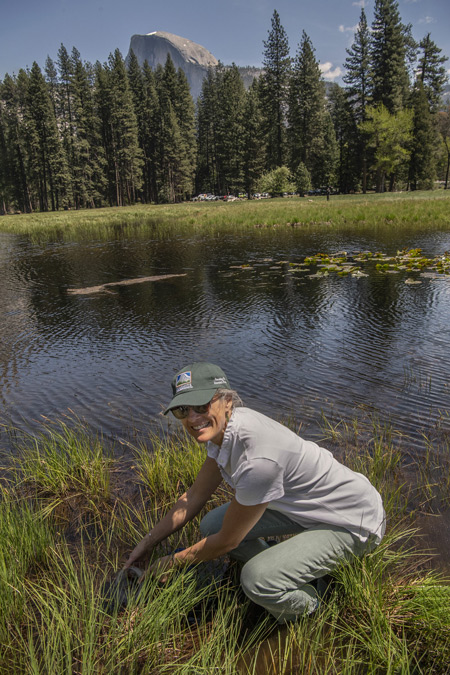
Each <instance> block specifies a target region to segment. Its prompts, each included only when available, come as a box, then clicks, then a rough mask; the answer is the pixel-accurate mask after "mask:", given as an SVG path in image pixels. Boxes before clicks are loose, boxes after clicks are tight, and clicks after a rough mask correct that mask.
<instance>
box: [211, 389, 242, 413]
mask: <svg viewBox="0 0 450 675" xmlns="http://www.w3.org/2000/svg"><path fill="white" fill-rule="evenodd" d="M215 396H219V397H220V398H227V399H228V400H231V405H232V406H233V408H237V407H238V406H241V405H244V404H243V403H242V399H241V397H240V396H239V394H238V393H237V391H234V389H218V390H217V391H216V393H215Z"/></svg>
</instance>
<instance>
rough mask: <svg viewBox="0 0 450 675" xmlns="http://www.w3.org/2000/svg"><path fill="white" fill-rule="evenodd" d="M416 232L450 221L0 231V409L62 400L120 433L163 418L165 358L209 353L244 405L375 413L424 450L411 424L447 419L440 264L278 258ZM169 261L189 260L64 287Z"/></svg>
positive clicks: (416, 238)
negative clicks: (389, 226)
mask: <svg viewBox="0 0 450 675" xmlns="http://www.w3.org/2000/svg"><path fill="white" fill-rule="evenodd" d="M416 247H419V248H421V249H422V250H423V254H424V255H426V256H429V257H433V256H436V255H439V254H442V253H444V252H445V251H448V250H449V249H450V232H444V233H443V232H439V233H431V234H430V233H429V232H427V233H423V234H420V233H419V234H417V232H415V233H414V235H411V236H409V235H408V233H405V232H404V231H402V233H401V235H400V234H398V235H397V234H396V233H395V232H392V231H391V232H389V233H388V234H386V231H384V232H380V233H374V234H373V235H371V236H367V235H364V236H355V232H354V231H350V230H349V232H348V233H347V234H346V233H339V234H336V233H333V231H331V230H330V229H328V228H326V229H323V230H317V228H316V229H315V230H306V229H305V230H303V229H301V228H298V229H295V228H277V229H274V230H254V231H252V232H249V233H244V234H240V235H236V234H221V235H220V236H219V235H216V236H213V235H210V236H207V235H201V234H197V235H192V236H167V237H166V238H161V237H155V236H152V232H151V230H146V231H142V230H140V229H139V228H135V229H133V230H130V229H127V230H122V229H121V228H118V229H116V230H114V232H113V233H112V234H111V236H110V238H109V239H108V240H106V241H103V240H95V239H92V240H81V241H62V240H61V241H52V242H48V241H47V242H42V243H39V242H38V243H36V242H32V241H31V240H30V239H29V238H26V237H19V236H13V235H6V234H0V281H1V289H2V290H1V294H0V315H1V321H2V339H1V347H0V396H1V403H2V408H3V417H4V418H6V419H8V420H11V421H12V422H13V423H14V425H15V426H18V427H23V426H26V425H28V426H31V427H32V426H33V424H34V423H35V422H34V421H35V420H36V421H39V420H41V419H42V416H46V417H50V418H55V417H56V418H57V417H61V416H62V415H64V414H69V413H68V411H73V414H74V415H76V416H79V417H81V418H83V419H85V420H86V421H87V422H88V423H89V424H90V425H92V426H93V427H94V428H95V429H101V430H102V431H103V433H104V434H105V435H106V436H111V437H117V436H119V437H120V436H124V435H126V433H127V431H128V430H129V429H130V427H132V426H134V427H137V428H141V426H143V425H144V426H145V425H146V424H147V425H148V424H149V423H151V422H153V421H157V422H158V424H159V423H163V424H164V423H165V422H164V421H163V419H162V418H161V416H160V412H161V409H162V408H163V406H164V405H165V403H166V402H167V401H168V399H169V397H170V380H171V378H172V375H173V373H174V372H175V371H176V370H177V369H178V368H180V367H181V366H183V365H185V364H186V363H189V362H191V361H193V360H211V361H214V362H217V363H219V364H220V365H221V366H222V367H223V368H224V369H225V371H226V372H227V374H228V376H229V379H230V382H231V383H232V386H234V387H235V388H236V389H237V390H238V391H239V392H240V394H241V396H242V397H243V399H244V402H245V403H246V404H247V405H249V406H252V407H255V408H258V409H259V410H261V411H262V412H265V413H267V414H269V415H272V416H274V417H277V418H287V417H289V419H291V420H295V422H296V423H298V424H302V433H303V434H305V435H306V434H308V435H310V436H317V435H320V424H321V415H322V413H325V415H326V416H327V417H328V418H329V419H332V420H334V421H337V420H340V419H344V420H350V419H352V418H353V417H355V415H356V416H358V415H360V414H361V413H370V414H372V413H373V414H376V415H378V416H379V417H380V418H381V419H385V418H389V419H390V420H391V421H392V424H393V427H394V428H395V429H396V430H398V431H399V432H402V433H404V434H407V435H408V436H410V437H411V438H412V441H411V442H412V443H413V445H414V446H415V449H416V452H417V453H420V452H421V451H422V450H421V448H422V446H423V442H422V439H423V436H422V435H423V433H429V432H430V430H432V429H433V427H436V426H438V427H440V428H442V425H444V426H445V425H447V424H448V421H449V419H448V415H447V411H449V410H450V386H449V378H448V374H449V372H450V349H449V348H448V344H449V334H450V302H449V301H450V277H448V276H447V277H445V276H439V278H428V277H421V276H419V274H418V273H412V274H411V273H410V272H407V271H400V272H398V273H396V274H393V273H392V274H391V273H385V272H380V271H377V270H376V267H375V264H374V263H371V264H369V263H367V264H362V265H361V266H362V268H363V271H364V272H365V273H366V274H367V276H364V277H360V278H357V277H353V276H351V275H348V276H345V277H342V276H339V275H338V274H337V273H335V272H330V273H329V274H328V275H327V276H323V277H315V276H312V275H313V274H314V272H316V271H317V270H319V271H320V269H321V268H316V267H304V268H303V269H302V268H297V267H295V266H293V265H292V264H289V263H299V262H302V261H303V260H304V258H305V256H310V255H313V254H315V253H317V252H324V253H330V254H335V253H337V252H341V251H346V252H347V255H348V256H349V259H350V260H351V259H352V258H351V256H352V255H353V254H354V253H355V252H358V251H364V250H367V251H372V252H374V251H381V252H383V253H385V254H387V255H392V254H394V255H395V254H396V252H397V251H398V250H399V249H404V248H416ZM241 266H243V267H241ZM166 274H185V276H178V277H174V278H170V279H163V280H160V281H149V282H145V283H140V284H129V285H124V286H110V287H107V288H106V289H105V291H104V292H102V293H98V292H97V293H90V294H87V295H77V294H70V293H68V290H70V289H74V288H85V287H90V286H95V285H100V284H105V283H111V282H116V281H120V280H124V279H134V278H139V277H145V276H151V275H166ZM408 277H409V278H414V279H416V280H421V282H422V283H420V284H411V285H409V284H406V283H405V280H406V279H407V278H408ZM70 414H72V413H70Z"/></svg>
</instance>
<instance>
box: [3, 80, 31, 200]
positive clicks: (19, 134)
mask: <svg viewBox="0 0 450 675" xmlns="http://www.w3.org/2000/svg"><path fill="white" fill-rule="evenodd" d="M27 88H28V75H27V74H26V72H25V71H24V70H20V71H19V73H18V76H17V78H15V79H13V78H12V77H10V76H9V75H8V74H6V75H5V78H4V80H3V83H2V85H1V88H0V108H1V118H2V135H3V139H2V146H3V148H2V180H3V202H4V204H5V206H4V208H8V209H18V210H19V211H24V212H26V213H30V212H31V211H32V210H33V195H32V190H31V185H30V180H29V170H28V164H29V156H28V144H27V139H26V130H25V122H24V113H25V101H26V96H27Z"/></svg>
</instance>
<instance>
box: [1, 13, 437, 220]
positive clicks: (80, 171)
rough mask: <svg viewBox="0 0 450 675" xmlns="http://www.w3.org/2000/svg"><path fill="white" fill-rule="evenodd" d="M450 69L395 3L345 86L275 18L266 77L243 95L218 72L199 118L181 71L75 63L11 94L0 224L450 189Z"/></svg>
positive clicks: (75, 55) (4, 115)
mask: <svg viewBox="0 0 450 675" xmlns="http://www.w3.org/2000/svg"><path fill="white" fill-rule="evenodd" d="M445 61H446V57H445V56H443V55H442V54H441V50H440V49H439V48H438V47H437V46H436V44H435V43H434V42H433V41H432V39H431V36H430V34H427V35H426V36H425V37H424V38H423V39H422V40H421V41H420V43H416V42H415V41H414V40H413V37H412V34H411V26H405V25H404V24H402V22H401V18H400V15H399V11H398V3H397V2H396V1H395V0H375V7H374V18H373V22H372V25H371V26H369V24H368V22H367V17H366V14H365V11H364V9H362V10H361V16H360V20H359V24H358V28H357V30H356V33H355V37H354V41H353V45H352V46H351V47H350V48H349V49H347V58H346V61H345V64H344V66H345V74H344V76H343V80H344V83H345V85H346V86H344V87H341V86H339V85H337V84H333V85H329V86H328V87H326V86H325V82H324V80H323V78H322V76H321V71H320V68H319V63H318V61H317V58H316V56H315V50H314V47H313V45H312V42H311V40H310V38H309V37H308V35H307V34H306V33H305V32H303V34H302V36H301V40H300V43H299V45H298V47H297V51H296V54H295V56H294V57H293V58H292V57H291V56H290V48H289V43H288V38H287V35H286V31H285V30H284V28H283V26H282V24H281V20H280V16H279V14H278V12H277V11H274V13H273V16H272V21H271V28H270V30H269V31H268V37H267V40H266V41H264V49H263V71H262V74H261V76H260V77H259V78H256V79H255V80H254V82H253V84H252V85H251V86H250V87H249V88H248V89H246V88H245V87H244V84H243V81H242V78H241V75H240V72H239V69H238V68H237V67H236V66H235V65H233V66H231V67H225V66H223V65H220V64H219V66H217V67H215V68H210V69H209V71H208V74H207V76H206V77H205V79H204V82H203V88H202V92H201V94H200V97H199V99H198V101H197V102H196V104H194V101H193V100H192V97H191V94H190V90H189V85H188V82H187V79H186V76H185V74H184V72H183V71H182V70H181V69H178V70H176V69H175V67H174V65H173V62H172V60H171V58H170V56H169V55H168V56H167V60H166V63H165V65H164V66H161V65H159V66H157V68H156V69H155V70H152V69H151V68H150V67H149V65H148V63H145V64H144V66H143V67H141V66H140V65H139V63H138V61H137V58H136V56H135V55H134V54H133V53H130V55H129V58H128V59H127V62H125V60H124V59H123V57H122V55H121V53H120V51H119V50H116V51H115V52H114V53H113V54H110V56H109V58H108V61H107V62H106V63H104V64H101V63H100V62H97V63H96V64H94V65H92V64H90V63H88V62H85V61H83V60H82V59H81V55H80V53H79V52H78V50H77V49H75V48H73V49H72V52H71V53H70V54H69V52H68V51H67V49H66V48H65V47H64V45H61V47H60V49H59V51H58V55H57V59H56V62H54V61H53V60H52V59H51V58H50V57H48V58H47V61H46V63H45V68H44V70H43V71H42V69H41V68H40V66H39V65H38V64H37V63H36V62H34V63H33V65H32V67H31V68H29V69H27V70H23V69H22V70H20V71H19V73H18V74H17V76H10V75H8V74H6V75H5V77H4V78H3V81H1V82H0V212H1V213H8V212H11V211H21V212H31V211H34V210H40V211H48V210H58V209H62V208H76V209H78V208H95V207H100V206H106V205H109V206H121V205H126V204H133V203H136V202H142V203H151V202H153V203H162V202H169V203H173V202H178V201H182V200H184V199H188V198H190V197H191V196H192V195H193V194H195V193H197V192H211V193H213V194H228V193H236V192H244V193H246V194H248V195H249V196H251V195H252V194H253V193H254V192H255V191H257V190H258V188H260V189H261V186H262V187H263V189H264V187H265V188H266V189H267V191H271V192H281V191H284V190H285V189H286V187H287V186H289V188H292V189H295V190H298V191H300V193H302V194H304V193H305V192H306V191H307V190H309V189H310V188H311V187H312V188H314V187H320V186H333V187H334V188H335V189H337V190H339V191H340V192H343V193H348V192H352V191H358V190H362V191H363V192H365V191H366V190H368V189H376V190H377V191H384V190H386V189H389V190H394V189H396V188H398V187H399V186H401V187H405V188H408V189H412V190H414V189H419V188H421V189H423V188H431V187H433V185H434V181H435V179H436V177H437V176H438V175H439V176H440V177H442V178H443V179H444V180H445V186H447V182H448V173H449V165H450V108H449V107H447V108H445V107H443V106H442V105H441V96H442V92H443V89H444V86H445V84H446V81H447V77H446V71H445V67H444V65H443V64H444V62H445Z"/></svg>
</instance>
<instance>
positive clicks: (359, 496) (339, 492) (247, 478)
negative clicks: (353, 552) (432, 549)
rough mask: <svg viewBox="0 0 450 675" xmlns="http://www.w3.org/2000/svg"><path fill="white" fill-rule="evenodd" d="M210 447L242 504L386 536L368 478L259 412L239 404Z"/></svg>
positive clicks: (363, 535) (312, 522)
mask: <svg viewBox="0 0 450 675" xmlns="http://www.w3.org/2000/svg"><path fill="white" fill-rule="evenodd" d="M207 451H208V456H209V457H212V458H213V459H214V460H215V461H216V462H217V465H218V467H219V469H220V472H221V474H222V477H223V478H224V480H225V481H226V482H227V483H228V484H229V485H230V486H231V487H232V488H233V489H234V490H235V496H236V500H237V501H238V502H239V504H242V505H244V506H253V505H255V504H264V503H266V502H269V504H268V507H267V508H269V509H273V510H274V511H280V512H281V513H284V514H285V515H286V516H288V517H289V518H290V519H291V520H293V521H295V522H297V523H299V524H300V525H302V526H303V527H312V526H313V525H316V524H317V523H328V524H330V525H339V526H340V527H344V528H345V529H346V530H349V531H350V532H352V533H353V534H355V535H356V536H357V537H359V539H361V541H366V540H367V538H368V536H369V535H370V534H373V535H375V536H376V539H377V540H378V541H380V540H381V538H382V536H383V534H384V529H385V517H386V516H385V512H384V509H383V504H382V501H381V497H380V495H379V493H378V492H377V490H376V489H375V488H374V487H373V485H372V484H371V483H370V482H369V481H368V480H367V478H366V477H365V476H363V475H362V474H360V473H356V472H355V471H352V470H351V469H349V468H348V467H346V466H344V465H343V464H340V462H338V461H337V460H335V459H334V457H333V455H332V454H331V452H329V451H328V450H325V449H324V448H321V447H319V446H318V445H317V444H316V443H313V442H311V441H305V440H303V439H302V438H300V436H297V434H295V433H294V432H293V431H290V430H289V429H288V428H287V427H285V426H283V425H282V424H280V423H279V422H275V420H272V419H270V418H269V417H266V416H265V415H262V414H261V413H258V412H256V411H255V410H251V409H250V408H240V407H239V408H235V409H234V410H233V412H232V415H231V418H230V421H229V422H228V424H227V428H226V429H225V435H224V439H223V442H222V445H221V447H219V446H217V445H215V444H214V443H212V442H211V441H210V442H208V443H207Z"/></svg>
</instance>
